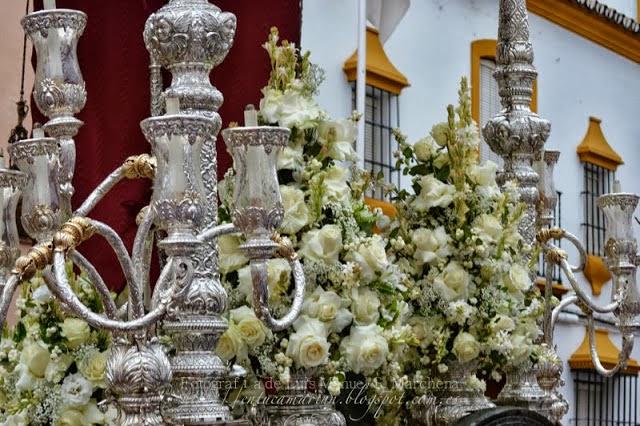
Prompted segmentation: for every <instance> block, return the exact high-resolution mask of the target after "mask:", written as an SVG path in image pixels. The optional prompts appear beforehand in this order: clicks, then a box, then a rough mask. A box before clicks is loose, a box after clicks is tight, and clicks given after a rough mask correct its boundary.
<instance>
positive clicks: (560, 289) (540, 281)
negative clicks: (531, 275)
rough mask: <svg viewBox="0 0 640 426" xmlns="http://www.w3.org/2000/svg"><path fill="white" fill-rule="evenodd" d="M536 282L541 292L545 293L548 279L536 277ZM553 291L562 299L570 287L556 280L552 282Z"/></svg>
mask: <svg viewBox="0 0 640 426" xmlns="http://www.w3.org/2000/svg"><path fill="white" fill-rule="evenodd" d="M535 284H536V286H537V287H538V289H539V290H540V292H541V293H542V294H544V290H545V287H546V286H547V280H546V279H545V278H543V277H538V278H536V281H535ZM551 292H552V293H553V295H554V296H555V297H557V298H558V299H562V296H564V295H565V294H567V293H568V292H569V289H568V288H566V287H565V286H563V285H562V284H560V283H559V282H556V281H554V282H553V283H552V284H551Z"/></svg>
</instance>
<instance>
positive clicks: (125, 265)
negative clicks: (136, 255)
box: [90, 219, 144, 318]
mask: <svg viewBox="0 0 640 426" xmlns="http://www.w3.org/2000/svg"><path fill="white" fill-rule="evenodd" d="M90 220H91V224H92V225H93V227H94V228H95V230H96V233H97V234H100V235H101V236H102V237H104V239H105V240H107V242H108V243H109V245H110V246H111V248H113V251H114V252H115V254H116V256H117V257H118V262H120V266H121V267H122V271H123V273H124V277H125V279H126V280H127V284H128V285H129V298H130V300H131V304H130V306H131V314H132V316H133V318H139V317H141V316H142V315H144V303H143V300H142V291H141V289H140V286H139V285H138V282H137V280H136V278H135V273H134V268H133V262H131V258H130V257H129V253H128V252H127V248H126V247H125V245H124V243H123V242H122V240H121V239H120V237H119V236H118V234H117V233H116V231H114V230H113V229H112V228H111V227H110V226H109V225H107V224H104V223H102V222H100V221H97V220H94V219H90Z"/></svg>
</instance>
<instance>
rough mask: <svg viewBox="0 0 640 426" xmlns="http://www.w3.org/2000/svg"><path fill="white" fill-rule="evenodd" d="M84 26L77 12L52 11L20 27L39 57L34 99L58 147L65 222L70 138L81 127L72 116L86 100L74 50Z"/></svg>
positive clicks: (69, 189)
mask: <svg viewBox="0 0 640 426" xmlns="http://www.w3.org/2000/svg"><path fill="white" fill-rule="evenodd" d="M86 24H87V15H86V14H85V13H83V12H80V11H77V10H69V9H51V10H43V11H37V12H34V13H31V14H29V15H27V16H25V17H24V18H23V19H22V26H23V27H24V30H25V31H26V33H27V35H28V36H29V38H30V39H31V42H32V43H33V46H34V47H35V50H36V55H37V56H38V63H37V66H36V75H35V83H34V99H35V102H36V105H37V106H38V109H40V111H41V112H42V113H43V114H44V115H46V116H47V117H48V118H49V121H48V122H47V124H45V126H44V129H45V131H46V132H47V133H48V134H49V136H51V137H53V138H56V139H57V141H58V144H59V145H60V165H61V172H60V176H59V179H58V182H59V184H60V197H61V198H62V211H63V215H64V219H65V220H66V219H68V218H69V217H70V215H71V196H72V195H73V185H72V182H71V181H72V179H73V172H74V170H75V163H76V148H75V142H74V141H73V138H74V137H75V136H76V134H77V133H78V130H79V129H80V127H81V126H82V125H83V124H84V123H83V122H82V121H80V120H78V119H77V118H75V117H74V115H76V114H77V113H79V112H80V111H81V110H82V108H84V105H85V103H86V100H87V92H86V90H85V84H84V80H83V78H82V72H81V71H80V67H79V65H78V56H77V53H76V49H77V46H78V40H79V39H80V37H81V36H82V33H83V32H84V28H85V26H86Z"/></svg>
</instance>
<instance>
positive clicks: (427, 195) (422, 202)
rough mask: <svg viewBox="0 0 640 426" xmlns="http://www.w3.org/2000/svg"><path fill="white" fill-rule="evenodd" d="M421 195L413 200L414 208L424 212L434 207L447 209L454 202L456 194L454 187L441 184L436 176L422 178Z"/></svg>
mask: <svg viewBox="0 0 640 426" xmlns="http://www.w3.org/2000/svg"><path fill="white" fill-rule="evenodd" d="M419 184H420V194H418V195H417V196H416V198H415V199H414V200H413V203H412V204H413V207H415V209H416V210H418V211H421V212H424V211H427V210H429V209H430V208H432V207H447V206H448V205H449V204H451V202H452V201H453V195H454V194H455V192H456V189H455V187H453V185H449V184H446V183H443V182H441V181H440V180H439V179H437V178H436V177H435V176H434V175H432V174H431V175H427V176H423V177H422V178H420V181H419Z"/></svg>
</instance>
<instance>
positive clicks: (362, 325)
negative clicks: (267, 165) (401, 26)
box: [217, 29, 406, 395]
mask: <svg viewBox="0 0 640 426" xmlns="http://www.w3.org/2000/svg"><path fill="white" fill-rule="evenodd" d="M264 47H265V49H266V50H267V52H268V53H269V57H270V59H271V65H272V72H271V78H270V81H269V84H268V86H267V87H265V88H264V89H263V98H262V100H261V102H260V119H261V122H262V123H263V124H265V125H280V126H285V127H288V128H290V129H291V138H290V142H289V145H288V147H286V148H285V149H284V151H283V153H282V154H281V155H280V157H279V159H278V170H279V179H280V189H281V193H282V199H283V204H284V208H285V215H284V221H283V224H282V227H281V229H280V233H281V234H282V235H283V236H286V237H287V238H289V239H290V240H291V242H292V243H293V245H294V247H295V249H296V251H297V253H298V254H299V256H300V259H301V261H302V263H303V268H304V274H305V279H306V294H305V301H304V305H303V308H302V314H301V316H300V317H299V318H298V319H297V321H296V322H295V323H294V325H293V327H292V328H291V329H289V330H285V331H283V332H278V333H271V332H270V331H269V330H268V329H266V328H265V327H264V326H263V325H262V324H261V322H260V321H258V320H257V318H256V317H255V315H254V313H253V309H252V308H251V304H252V283H251V276H250V275H251V274H250V268H249V266H248V259H247V258H246V257H244V256H243V255H242V253H241V252H240V251H239V249H238V247H239V244H240V243H241V241H240V239H239V237H237V236H225V237H222V238H221V240H220V242H219V250H220V263H221V266H222V267H221V272H222V281H223V283H224V285H225V287H226V288H227V291H228V294H229V295H230V298H231V300H230V303H231V310H230V316H229V330H228V331H227V332H226V333H225V334H224V335H223V336H222V337H221V339H220V341H219V344H218V348H217V352H218V354H219V355H220V356H221V357H222V358H224V359H225V360H228V361H230V362H231V361H234V362H236V363H238V364H242V365H243V366H244V367H245V368H248V369H249V370H251V371H252V372H253V373H254V375H255V377H257V378H259V379H262V380H272V381H275V383H276V387H277V386H278V384H281V385H283V386H286V385H288V384H289V383H290V381H291V379H292V377H294V376H296V375H298V374H303V375H305V376H313V377H315V378H318V379H321V380H324V381H325V383H326V385H327V386H326V388H328V390H329V392H330V393H331V394H333V395H337V394H338V393H340V391H341V388H342V384H343V382H344V380H345V377H346V373H348V372H353V373H357V374H361V375H364V376H368V375H370V374H373V373H374V372H376V371H378V370H379V369H380V368H381V367H383V366H384V365H385V364H386V363H387V357H388V353H389V346H390V344H391V343H392V340H393V339H394V338H395V336H394V333H392V329H393V328H394V326H395V324H397V323H398V321H399V318H400V313H401V310H402V307H403V306H406V305H405V304H403V303H402V300H401V299H402V295H401V291H402V290H403V288H402V286H401V285H400V280H399V273H398V269H397V268H396V267H395V266H393V265H392V264H391V263H390V262H389V260H388V258H387V255H386V241H385V240H384V239H383V238H382V237H380V236H379V235H374V234H373V233H372V229H373V228H374V226H375V225H376V223H377V221H378V219H379V218H380V217H381V213H379V212H378V213H374V212H371V210H370V209H369V208H368V206H367V205H366V204H365V202H364V197H363V192H364V190H365V189H366V187H367V186H368V185H369V184H370V182H371V179H370V177H369V176H368V175H367V174H365V173H364V172H362V171H360V170H357V169H355V168H354V167H352V166H351V164H350V163H347V161H349V160H352V159H354V156H355V154H354V151H353V147H352V145H353V143H354V139H355V126H354V122H353V120H343V121H332V120H331V119H330V118H329V117H327V114H326V113H325V112H323V111H322V110H321V109H320V107H319V106H318V105H317V103H316V101H315V99H314V94H315V92H316V88H317V86H318V84H319V82H320V80H321V72H320V71H319V70H318V69H317V68H315V67H314V66H313V65H311V64H310V62H309V54H308V53H307V54H305V55H299V53H298V51H297V49H296V47H295V46H294V45H293V44H291V43H288V42H286V41H284V42H282V43H281V44H280V43H279V37H278V32H277V30H276V29H272V31H271V35H270V37H269V40H268V42H267V43H266V44H265V45H264ZM230 173H232V171H230ZM231 180H232V179H225V181H226V182H230V181H231ZM227 185H228V184H226V183H225V184H224V185H223V190H222V192H221V198H222V207H221V209H220V212H221V221H228V220H229V217H228V213H227V212H228V211H229V206H230V204H231V201H230V200H229V199H228V197H227V196H225V194H230V193H231V191H230V189H229V188H226V190H225V188H224V187H225V186H227ZM290 275H291V271H290V268H289V264H288V262H287V261H285V260H283V259H275V260H271V261H270V262H269V263H268V284H269V288H270V300H269V303H270V306H271V308H272V309H273V311H274V312H275V313H276V314H277V315H281V314H282V313H284V312H286V311H288V309H289V306H290V304H291V297H290V291H291V289H292V286H293V285H292V284H293V283H292V280H291V278H290Z"/></svg>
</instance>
